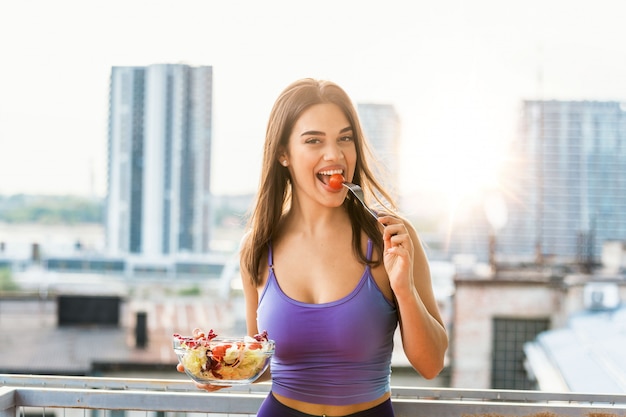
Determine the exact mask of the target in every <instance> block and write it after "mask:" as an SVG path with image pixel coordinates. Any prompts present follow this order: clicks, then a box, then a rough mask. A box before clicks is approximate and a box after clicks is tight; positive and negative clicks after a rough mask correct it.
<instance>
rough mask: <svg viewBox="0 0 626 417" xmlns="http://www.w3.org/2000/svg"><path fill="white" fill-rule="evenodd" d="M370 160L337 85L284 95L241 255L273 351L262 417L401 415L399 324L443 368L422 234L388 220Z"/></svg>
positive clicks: (256, 324) (418, 365)
mask: <svg viewBox="0 0 626 417" xmlns="http://www.w3.org/2000/svg"><path fill="white" fill-rule="evenodd" d="M366 155H368V149H367V146H366V142H365V138H364V136H363V132H362V129H361V125H360V123H359V120H358V116H357V113H356V110H355V108H354V106H353V104H352V102H351V100H350V98H349V97H348V96H347V94H346V93H345V92H344V91H343V90H342V89H341V88H340V87H339V86H337V85H336V84H334V83H332V82H328V81H317V80H313V79H302V80H299V81H296V82H294V83H292V84H291V85H289V86H288V87H287V88H286V89H285V90H284V91H283V92H282V94H281V95H280V96H279V97H278V99H277V101H276V103H275V104H274V107H273V109H272V112H271V114H270V119H269V123H268V127H267V132H266V139H265V148H264V156H263V165H262V172H261V179H260V188H259V192H258V195H257V199H256V203H255V205H254V208H253V211H252V215H251V218H250V223H249V232H248V233H247V235H246V236H245V238H244V241H243V245H242V250H241V272H242V279H243V288H244V294H245V299H246V321H247V331H248V334H250V335H254V334H257V333H259V331H262V330H267V332H268V335H269V337H270V338H271V339H273V340H275V342H276V352H275V355H274V357H273V358H272V362H271V365H270V371H271V378H272V389H271V392H270V394H269V395H268V397H267V398H266V400H265V401H264V402H263V405H262V406H261V408H260V410H259V413H258V416H259V417H270V416H271V417H280V416H287V415H289V416H294V415H295V416H306V415H315V416H326V415H327V416H347V415H352V416H365V415H368V416H373V415H376V416H385V417H386V416H393V409H392V405H391V400H390V386H389V384H390V373H391V354H392V350H393V335H394V332H395V329H396V327H397V325H398V323H399V325H400V331H401V335H402V344H403V347H404V351H405V352H406V356H407V357H408V359H409V361H410V363H411V364H412V366H413V367H414V368H415V369H416V370H417V371H418V372H420V374H421V375H423V376H424V377H425V378H434V377H435V376H436V375H437V374H438V373H439V372H440V371H441V369H442V367H443V358H444V353H445V351H446V349H447V344H448V339H447V335H446V331H445V328H444V325H443V322H442V319H441V316H440V313H439V311H438V308H437V304H436V301H435V298H434V295H433V291H432V286H431V280H430V272H429V268H428V262H427V258H426V255H425V253H424V251H423V249H422V246H421V244H420V241H419V239H418V236H417V234H416V232H415V230H414V229H413V227H412V226H411V225H410V224H409V223H408V222H407V221H406V220H403V219H402V218H400V217H398V216H397V215H392V214H387V213H393V212H394V210H393V206H390V205H389V203H386V202H390V201H391V198H390V197H389V195H388V193H387V192H386V191H385V190H384V189H383V188H382V187H381V185H380V184H379V182H378V181H377V180H376V179H375V178H374V176H373V174H372V170H371V169H370V167H369V166H368V161H367V159H366ZM333 174H340V175H342V176H343V177H344V178H345V180H347V181H349V182H352V183H356V184H359V185H361V187H362V188H363V190H364V191H365V193H366V195H369V196H370V198H373V199H375V200H376V201H377V202H378V203H379V204H380V205H382V207H383V208H384V209H383V210H384V211H379V212H378V213H379V217H378V219H375V218H374V217H372V216H371V215H370V214H369V213H368V212H367V211H365V210H364V208H363V207H362V206H361V205H359V203H358V201H357V200H356V199H354V198H352V195H350V194H348V192H347V190H346V189H345V188H343V187H339V189H337V188H336V187H334V186H332V185H331V184H329V178H330V176H331V175H333ZM385 204H387V205H385ZM204 388H205V389H208V390H213V389H218V388H217V387H209V386H205V387H204Z"/></svg>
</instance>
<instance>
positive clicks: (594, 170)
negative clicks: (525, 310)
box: [499, 101, 626, 262]
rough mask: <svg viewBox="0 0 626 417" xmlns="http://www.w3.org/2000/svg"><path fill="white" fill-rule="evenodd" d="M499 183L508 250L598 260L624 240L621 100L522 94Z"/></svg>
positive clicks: (625, 155) (625, 145)
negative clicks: (508, 164) (506, 195)
mask: <svg viewBox="0 0 626 417" xmlns="http://www.w3.org/2000/svg"><path fill="white" fill-rule="evenodd" d="M514 155H516V156H517V157H518V158H519V160H518V167H517V169H516V170H515V171H514V172H511V173H510V177H509V179H508V181H506V183H507V184H510V185H514V187H513V188H512V189H510V190H508V191H509V192H510V194H511V195H512V196H513V198H510V199H509V201H508V211H509V216H508V217H509V221H508V223H507V225H506V226H505V228H504V229H503V230H502V232H501V236H500V237H499V246H500V247H501V248H502V250H504V251H506V252H507V253H509V254H532V255H533V256H535V257H536V258H537V259H538V260H541V259H545V257H550V258H553V257H554V258H557V259H562V260H566V261H577V262H587V261H591V260H593V259H595V260H599V257H600V253H601V250H602V245H603V243H604V242H605V241H607V240H626V193H625V192H624V191H625V190H626V107H624V105H623V104H620V103H618V102H599V101H526V102H524V103H523V113H522V123H521V134H520V138H519V140H518V141H517V142H516V143H515V149H514Z"/></svg>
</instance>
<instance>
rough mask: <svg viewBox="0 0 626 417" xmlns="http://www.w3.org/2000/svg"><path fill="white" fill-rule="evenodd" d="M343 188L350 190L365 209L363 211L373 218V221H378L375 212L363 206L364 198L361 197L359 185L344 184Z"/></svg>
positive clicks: (361, 191)
mask: <svg viewBox="0 0 626 417" xmlns="http://www.w3.org/2000/svg"><path fill="white" fill-rule="evenodd" d="M343 186H344V187H346V188H347V189H348V190H350V191H351V192H352V194H354V196H355V197H356V198H357V199H358V200H359V201H360V202H361V204H363V207H365V210H367V211H368V212H369V214H371V215H372V216H374V218H375V219H378V215H377V214H376V212H375V211H374V210H372V209H371V208H369V207H368V206H367V204H365V198H364V197H363V189H362V188H361V186H360V185H357V184H352V183H351V182H344V183H343Z"/></svg>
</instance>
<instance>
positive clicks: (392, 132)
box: [357, 103, 400, 190]
mask: <svg viewBox="0 0 626 417" xmlns="http://www.w3.org/2000/svg"><path fill="white" fill-rule="evenodd" d="M357 110H358V113H359V117H360V119H361V124H362V127H363V131H364V133H365V136H366V138H367V140H368V142H369V143H370V145H371V147H372V151H373V153H374V155H373V156H374V158H375V159H376V160H377V162H378V163H379V164H380V165H381V166H380V168H381V169H382V170H384V172H381V173H380V174H381V178H383V183H384V185H385V186H386V187H388V188H389V189H390V190H394V189H395V188H396V187H397V184H398V182H399V170H400V164H399V155H400V153H399V151H400V117H399V116H398V113H397V112H396V109H395V108H394V107H393V105H391V104H376V103H360V104H357Z"/></svg>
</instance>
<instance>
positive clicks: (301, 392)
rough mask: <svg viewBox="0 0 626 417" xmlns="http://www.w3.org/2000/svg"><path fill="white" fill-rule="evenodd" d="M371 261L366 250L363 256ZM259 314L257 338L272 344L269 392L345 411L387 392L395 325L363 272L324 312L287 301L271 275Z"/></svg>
mask: <svg viewBox="0 0 626 417" xmlns="http://www.w3.org/2000/svg"><path fill="white" fill-rule="evenodd" d="M371 255H372V242H371V241H370V242H368V250H367V256H368V259H370V258H371ZM268 258H269V259H268V262H269V266H270V272H269V277H268V279H267V283H266V285H265V288H264V289H263V293H262V294H261V299H260V300H259V306H258V309H257V324H258V328H259V330H267V333H268V335H269V337H270V339H273V340H274V341H275V342H276V352H275V354H274V356H273V357H272V361H271V365H270V370H271V374H272V391H274V392H275V393H277V394H280V395H283V396H285V397H288V398H292V399H295V400H299V401H306V402H310V403H316V404H330V405H348V404H356V403H361V402H366V401H372V400H375V399H377V398H379V397H380V396H382V395H383V394H384V393H385V392H387V391H389V387H390V374H391V353H392V351H393V334H394V332H395V329H396V326H397V324H398V316H397V311H396V308H395V306H394V305H393V304H392V303H391V302H389V300H387V299H386V298H385V296H384V295H383V293H382V292H381V291H380V289H379V288H378V285H377V284H376V282H375V281H374V278H373V277H372V274H371V271H370V267H369V266H366V267H365V271H364V273H363V276H362V277H361V280H360V281H359V283H358V284H357V286H356V288H354V290H352V292H351V293H350V294H348V295H347V296H345V297H343V298H341V299H339V300H336V301H332V302H330V303H323V304H308V303H303V302H299V301H296V300H294V299H292V298H290V297H288V296H287V295H286V294H285V293H284V292H283V291H282V290H281V288H280V286H279V285H278V281H277V280H276V276H275V275H274V270H273V268H272V266H273V259H272V248H271V246H270V248H269V256H268Z"/></svg>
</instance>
